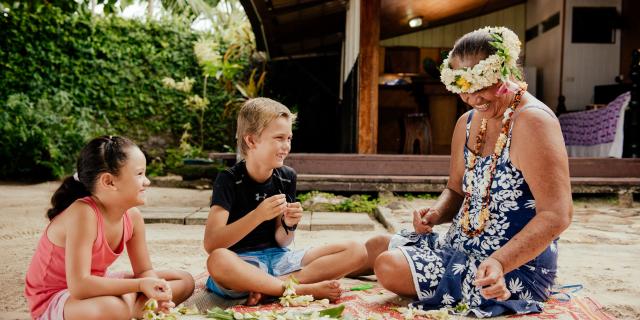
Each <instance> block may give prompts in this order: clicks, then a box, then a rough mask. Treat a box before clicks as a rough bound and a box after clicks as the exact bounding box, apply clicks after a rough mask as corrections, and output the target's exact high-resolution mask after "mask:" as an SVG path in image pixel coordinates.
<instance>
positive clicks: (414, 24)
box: [409, 17, 422, 28]
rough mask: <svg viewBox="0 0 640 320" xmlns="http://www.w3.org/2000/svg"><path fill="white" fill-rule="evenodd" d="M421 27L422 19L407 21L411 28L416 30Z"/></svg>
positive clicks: (416, 18)
mask: <svg viewBox="0 0 640 320" xmlns="http://www.w3.org/2000/svg"><path fill="white" fill-rule="evenodd" d="M421 25H422V17H415V18H412V19H411V20H409V26H410V27H411V28H417V27H419V26H421Z"/></svg>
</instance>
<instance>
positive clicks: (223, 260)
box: [207, 248, 235, 276]
mask: <svg viewBox="0 0 640 320" xmlns="http://www.w3.org/2000/svg"><path fill="white" fill-rule="evenodd" d="M234 255H235V254H234V253H233V252H231V251H230V250H229V249H225V248H218V249H215V250H213V251H211V254H209V258H208V259H207V269H208V270H209V274H210V275H211V276H213V275H214V273H215V274H222V273H225V270H227V269H229V268H230V263H229V262H230V261H232V258H233V256H234Z"/></svg>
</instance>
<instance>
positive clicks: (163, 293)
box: [140, 278, 173, 310]
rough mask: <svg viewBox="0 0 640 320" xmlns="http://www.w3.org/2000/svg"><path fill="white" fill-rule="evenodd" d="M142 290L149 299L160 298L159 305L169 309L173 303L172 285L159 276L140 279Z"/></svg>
mask: <svg viewBox="0 0 640 320" xmlns="http://www.w3.org/2000/svg"><path fill="white" fill-rule="evenodd" d="M140 291H141V292H142V293H143V294H144V295H145V296H146V297H147V298H149V299H156V300H158V306H159V307H160V308H161V309H163V308H165V309H167V310H168V306H169V305H173V302H171V300H172V299H173V294H172V293H171V286H169V282H167V281H166V280H164V279H158V278H142V279H140Z"/></svg>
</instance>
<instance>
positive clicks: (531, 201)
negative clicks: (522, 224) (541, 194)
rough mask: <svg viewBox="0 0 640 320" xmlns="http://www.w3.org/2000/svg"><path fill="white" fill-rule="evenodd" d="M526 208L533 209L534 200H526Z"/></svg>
mask: <svg viewBox="0 0 640 320" xmlns="http://www.w3.org/2000/svg"><path fill="white" fill-rule="evenodd" d="M524 207H525V208H527V209H535V208H536V200H527V203H525V205H524Z"/></svg>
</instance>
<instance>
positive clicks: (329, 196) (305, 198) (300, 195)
mask: <svg viewBox="0 0 640 320" xmlns="http://www.w3.org/2000/svg"><path fill="white" fill-rule="evenodd" d="M315 196H321V197H323V198H326V199H332V198H335V197H336V195H335V194H333V193H327V192H320V191H316V190H314V191H309V192H305V193H298V195H297V196H296V198H298V200H299V201H300V203H304V202H306V201H308V200H309V199H311V198H313V197H315Z"/></svg>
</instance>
